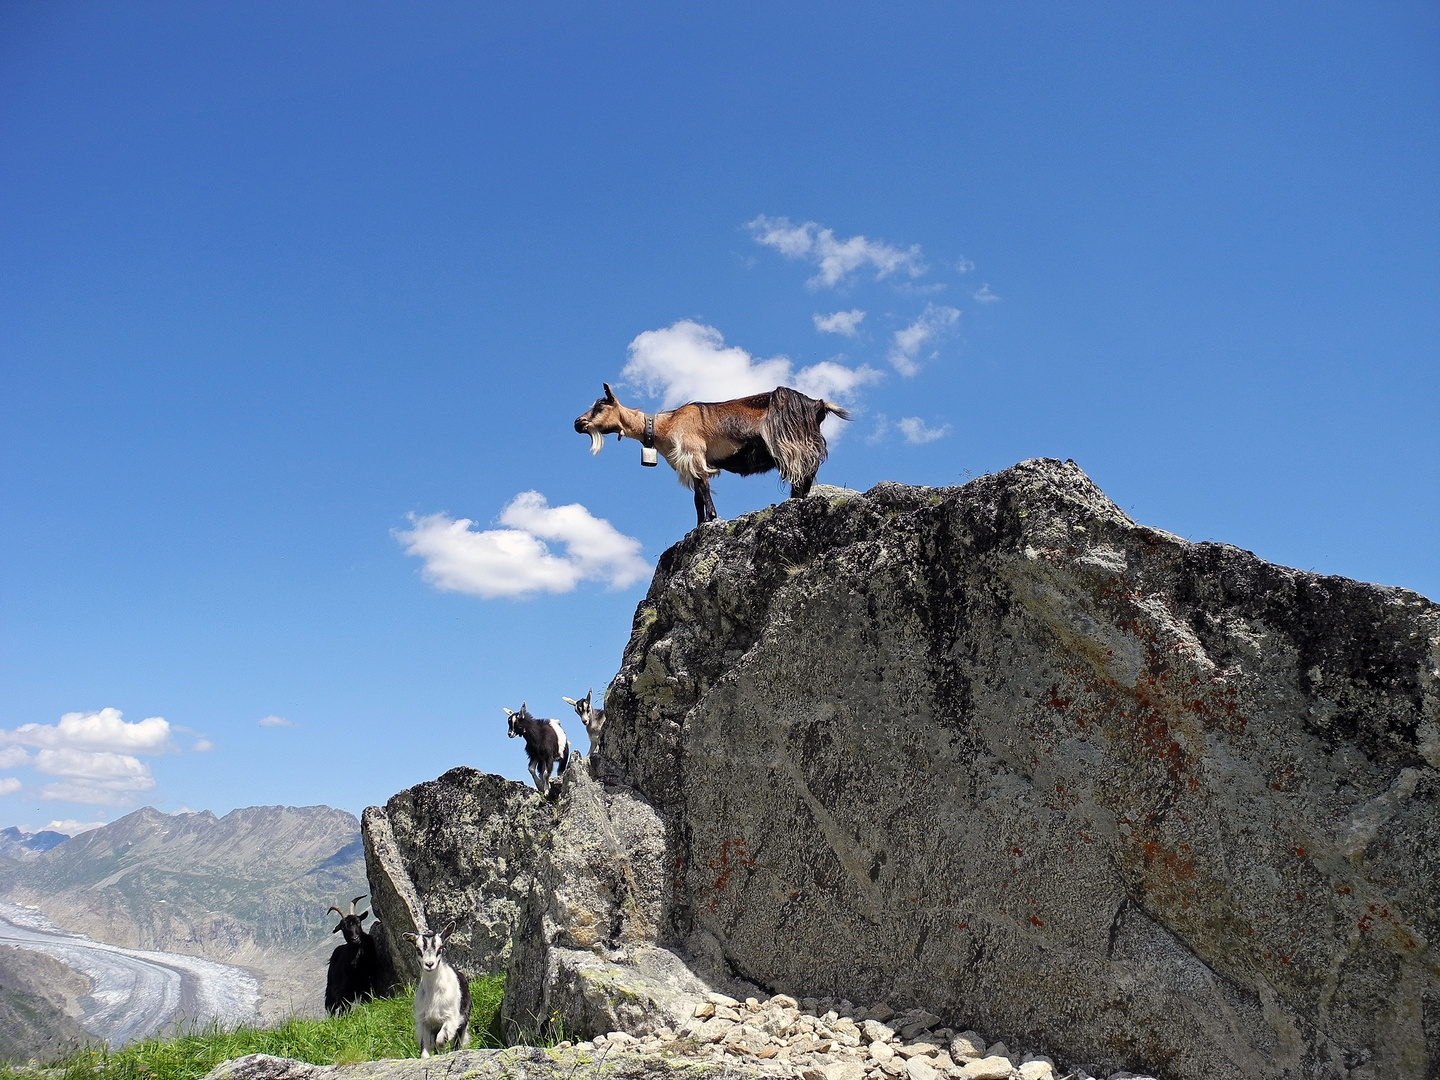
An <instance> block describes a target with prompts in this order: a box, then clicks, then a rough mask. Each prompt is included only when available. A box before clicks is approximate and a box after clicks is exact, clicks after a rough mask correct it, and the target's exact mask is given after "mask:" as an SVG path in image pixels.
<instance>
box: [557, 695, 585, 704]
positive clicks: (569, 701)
mask: <svg viewBox="0 0 1440 1080" xmlns="http://www.w3.org/2000/svg"><path fill="white" fill-rule="evenodd" d="M560 700H561V701H563V702H565V704H566V705H579V704H580V703H579V702H578V701H576V700H575V699H574V698H573V697H564V696H563V695H562V696H561V698H560Z"/></svg>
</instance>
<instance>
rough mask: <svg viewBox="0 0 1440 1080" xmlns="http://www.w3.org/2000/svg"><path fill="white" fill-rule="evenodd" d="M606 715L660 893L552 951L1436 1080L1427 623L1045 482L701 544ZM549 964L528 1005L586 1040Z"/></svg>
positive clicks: (1045, 474) (825, 494)
mask: <svg viewBox="0 0 1440 1080" xmlns="http://www.w3.org/2000/svg"><path fill="white" fill-rule="evenodd" d="M605 704H606V716H607V727H606V731H605V750H604V752H605V755H606V757H607V758H608V759H609V760H608V763H607V768H608V769H609V770H610V772H609V774H608V776H607V779H609V780H610V788H611V789H613V790H611V791H609V792H608V794H607V798H609V799H611V802H612V805H613V804H614V803H615V802H618V801H624V802H633V804H634V805H635V806H644V807H645V808H646V810H647V812H653V813H654V814H655V815H656V820H657V821H659V822H660V823H662V824H663V828H664V836H665V838H664V844H663V854H658V855H657V854H655V841H654V840H653V839H647V840H646V841H645V844H644V845H642V846H644V847H645V850H646V852H647V855H646V858H647V859H650V860H651V863H652V864H653V865H656V866H658V867H660V868H661V870H660V871H657V877H656V880H655V882H653V883H651V884H652V885H655V886H658V889H659V891H658V892H657V891H656V889H655V888H647V889H641V890H639V891H637V892H636V893H635V894H634V896H635V900H634V903H635V905H636V912H637V914H636V916H635V920H634V923H633V927H632V928H631V931H627V932H624V933H621V934H620V935H619V936H618V937H617V935H616V934H614V933H609V934H608V936H607V935H605V934H602V935H600V937H599V938H597V939H596V940H595V941H592V942H590V943H589V945H587V943H586V941H585V940H583V935H581V934H579V932H578V930H577V929H576V928H570V929H568V930H564V932H560V931H559V930H557V929H555V927H556V926H557V925H559V924H561V923H564V922H565V920H564V919H563V918H562V919H558V920H557V919H554V918H552V919H551V923H552V928H551V930H550V931H549V932H548V933H547V932H540V931H539V930H538V928H537V927H538V924H537V922H536V916H535V914H534V913H535V911H536V910H538V909H537V908H536V907H535V906H534V904H533V903H532V905H531V907H530V908H529V909H528V910H530V911H531V913H532V914H531V916H530V919H529V922H528V923H527V926H528V927H529V931H528V934H529V936H530V938H531V939H533V940H540V939H544V938H547V937H548V938H549V939H550V943H551V944H553V943H555V942H560V941H562V940H564V941H566V942H568V944H565V946H564V947H565V948H567V949H570V951H572V952H578V951H586V950H587V949H588V950H589V951H591V952H592V955H597V956H602V958H603V955H604V954H605V953H606V952H607V950H612V949H613V948H614V946H615V943H616V942H617V941H619V940H620V939H621V938H623V939H624V941H623V943H622V944H623V946H624V949H625V950H628V952H629V953H632V954H633V953H634V952H636V951H637V950H639V949H640V948H641V947H642V945H643V942H644V941H645V939H646V935H647V934H653V938H652V939H651V940H652V941H653V943H654V944H656V945H659V946H665V947H671V948H675V949H677V950H681V951H684V952H686V953H688V954H689V955H690V956H691V958H692V967H695V968H696V969H697V970H698V969H699V968H700V967H702V966H703V963H702V961H703V962H704V963H709V964H710V965H712V966H717V967H718V968H724V967H728V971H719V972H718V973H719V974H721V975H729V976H738V977H743V978H744V979H747V980H751V981H752V982H754V983H755V984H758V985H760V986H763V987H765V988H768V989H769V990H772V991H778V992H785V993H789V994H792V995H796V996H801V995H817V996H823V995H837V996H838V995H844V996H846V997H849V998H851V999H853V1000H855V1001H887V1002H890V1003H891V1004H893V1005H895V1006H896V1007H903V1006H912V1007H913V1006H919V1007H923V1008H926V1009H930V1010H933V1011H934V1012H935V1013H936V1014H939V1015H940V1016H942V1017H945V1018H946V1019H947V1021H949V1022H953V1023H954V1024H955V1026H956V1027H957V1028H958V1027H960V1026H974V1027H977V1028H980V1029H981V1030H985V1031H987V1032H990V1033H992V1035H993V1036H996V1037H1003V1038H1006V1039H1007V1040H1010V1041H1018V1042H1020V1043H1023V1044H1026V1045H1030V1046H1037V1047H1041V1048H1045V1049H1048V1050H1049V1051H1050V1052H1051V1053H1053V1054H1055V1055H1056V1056H1062V1055H1063V1056H1064V1057H1065V1058H1067V1059H1069V1060H1093V1061H1095V1062H1097V1063H1099V1064H1100V1065H1101V1066H1105V1067H1108V1068H1121V1067H1124V1068H1131V1069H1147V1070H1152V1071H1157V1072H1158V1073H1159V1074H1160V1075H1163V1076H1165V1077H1167V1078H1175V1080H1189V1078H1196V1080H1198V1078H1202V1077H1203V1078H1206V1080H1225V1078H1240V1077H1245V1078H1271V1077H1273V1078H1280V1077H1286V1078H1295V1080H1299V1078H1301V1077H1307V1078H1308V1077H1336V1078H1339V1077H1351V1078H1356V1080H1358V1078H1361V1077H1376V1078H1379V1077H1434V1076H1437V1075H1440V977H1437V959H1440V958H1437V955H1436V953H1435V950H1434V948H1433V947H1432V945H1431V941H1432V940H1433V939H1434V938H1435V936H1436V931H1437V903H1440V814H1437V808H1436V802H1437V797H1440V772H1437V768H1440V611H1437V608H1436V606H1435V605H1434V604H1432V603H1431V602H1430V601H1428V600H1426V599H1425V598H1423V597H1421V596H1418V595H1416V594H1414V593H1411V592H1407V591H1405V590H1403V589H1396V588H1385V587H1380V586H1375V585H1365V584H1360V583H1357V582H1354V581H1349V580H1346V579H1343V578H1337V577H1324V576H1320V575H1315V574H1309V573H1302V572H1300V571H1296V570H1290V569H1285V568H1282V567H1278V566H1273V565H1270V564H1267V563H1265V562H1263V561H1261V560H1260V559H1258V558H1256V557H1255V556H1254V555H1252V554H1251V553H1249V552H1246V551H1241V550H1239V549H1237V548H1234V547H1229V546H1227V545H1224V544H1213V543H1203V544H1191V543H1187V542H1186V541H1184V540H1182V539H1180V538H1179V537H1177V536H1173V535H1171V534H1169V533H1165V532H1162V531H1159V530H1157V529H1152V528H1147V527H1144V526H1141V525H1137V524H1136V523H1134V522H1133V521H1131V520H1130V519H1129V518H1128V517H1127V516H1126V515H1125V514H1124V513H1122V512H1121V511H1120V510H1119V509H1118V508H1117V507H1116V506H1115V505H1114V504H1113V503H1111V502H1110V501H1109V500H1108V499H1107V498H1106V497H1105V496H1104V495H1103V494H1102V493H1101V492H1100V491H1099V489H1098V488H1096V487H1095V485H1094V484H1093V483H1091V482H1090V480H1089V479H1088V478H1087V477H1086V476H1085V474H1084V473H1083V472H1082V471H1081V470H1080V469H1079V468H1078V467H1076V466H1075V465H1074V464H1072V463H1068V462H1067V463H1063V464H1062V463H1061V462H1058V461H1044V460H1041V461H1028V462H1024V463H1022V464H1020V465H1017V466H1015V467H1013V468H1011V469H1007V470H1005V471H1004V472H1002V473H999V474H996V475H993V476H987V477H983V478H980V479H977V480H975V481H973V482H971V483H969V484H967V485H965V486H964V487H959V488H946V489H927V488H914V487H905V486H902V485H898V484H881V485H879V486H877V487H876V488H874V489H872V490H871V491H869V492H867V493H865V494H864V495H861V494H859V493H855V492H844V491H840V490H838V489H833V488H832V489H817V492H816V493H815V494H813V495H812V496H811V497H810V498H807V499H804V500H794V501H789V502H785V503H783V504H781V505H779V506H776V507H774V508H771V509H769V510H763V511H759V512H756V513H753V514H749V515H746V516H745V517H742V518H740V519H737V520H735V521H721V522H715V523H712V524H708V525H706V526H703V527H701V528H698V529H696V530H695V531H693V532H691V533H690V534H689V535H688V536H687V537H686V538H685V539H684V540H682V541H681V542H680V543H678V544H676V545H675V546H674V547H672V548H671V549H670V550H669V551H668V552H666V553H665V555H664V556H663V558H662V559H661V562H660V566H659V569H658V571H657V573H656V575H655V579H654V582H653V584H652V585H651V588H650V591H649V594H648V595H647V597H646V599H645V600H644V602H643V603H642V604H641V605H640V607H639V609H638V611H637V612H636V616H635V623H634V628H633V632H632V635H631V638H630V642H629V645H628V647H627V648H626V651H625V657H624V663H623V666H622V668H621V670H620V673H619V674H618V675H617V676H616V678H615V680H614V682H613V683H612V685H611V687H610V690H609V693H608V695H607V697H606V702H605ZM623 785H628V787H629V793H628V794H626V793H625V792H624V787H623ZM650 808H653V811H652V810H651V809H650ZM630 809H633V806H632V807H630ZM626 812H627V813H628V812H629V809H627V811H626ZM596 827H597V828H598V826H596ZM562 828H563V826H562ZM590 828H592V825H590V824H587V825H586V826H585V829H586V830H589V829H590ZM603 833H604V830H603V828H600V829H599V831H598V832H597V833H596V834H595V837H598V836H601V835H603ZM595 837H591V839H590V840H588V841H587V840H585V838H584V837H576V838H575V843H576V844H581V843H584V842H592V843H596V844H600V843H601V841H600V840H599V839H595ZM607 842H608V841H607ZM546 857H547V858H548V859H551V862H552V865H551V868H550V870H549V871H547V874H548V880H550V881H551V882H552V885H553V887H554V888H555V889H556V890H557V891H558V890H559V889H560V888H561V887H562V880H561V878H560V877H556V876H554V871H555V868H556V866H557V865H558V864H556V863H555V862H554V856H553V853H552V854H551V855H547V856H546ZM582 861H583V860H582ZM601 861H602V862H603V860H601ZM584 873H588V874H589V875H590V878H591V879H593V882H599V881H600V880H602V879H605V878H606V874H610V877H609V878H608V880H609V881H610V885H608V886H607V887H609V888H612V889H619V888H620V886H619V885H617V884H616V883H615V882H616V879H615V878H614V875H613V873H611V872H610V871H607V870H604V869H603V868H600V867H598V864H597V865H592V866H590V867H589V868H588V869H587V870H585V871H584ZM562 876H563V875H562ZM583 876H584V874H582V877H583ZM533 880H537V881H538V880H539V879H538V878H537V879H533ZM592 887H595V888H598V885H593V883H592V884H587V885H585V886H584V888H592ZM625 887H626V888H628V887H629V886H628V883H627V884H626V886H625ZM622 891H623V890H622ZM532 899H533V898H532ZM611 900H612V901H617V902H618V906H619V907H620V908H621V909H623V908H624V903H625V901H624V900H623V899H622V898H620V897H619V895H618V894H617V895H616V896H613V897H611ZM556 905H559V906H560V907H562V908H563V906H564V901H563V900H557V901H555V903H553V904H551V905H550V908H549V910H550V911H552V912H553V911H554V910H555V908H556ZM610 907H611V909H612V910H613V909H614V908H615V907H616V903H611V905H610ZM632 931H633V932H632ZM566 934H568V935H569V937H568V938H567V937H566ZM627 934H628V936H627ZM548 955H550V956H551V957H552V958H553V957H554V956H555V955H558V954H556V953H555V952H554V951H553V950H552V951H551V953H550V954H548ZM547 964H548V966H546V965H545V964H542V965H539V966H537V965H535V964H531V965H530V966H529V968H527V969H526V970H528V971H529V972H530V974H529V975H528V976H526V977H525V978H518V979H517V977H516V975H515V973H514V971H512V983H513V982H523V981H526V979H528V981H529V982H530V983H531V984H532V987H533V984H534V983H536V982H537V981H538V982H539V983H541V984H542V986H541V987H540V988H539V989H533V988H532V990H531V991H530V993H531V995H532V999H533V1000H534V1001H540V1000H542V999H543V1001H544V1003H545V1005H546V1006H547V1007H548V1008H552V1009H553V1008H561V1007H563V1003H562V1002H561V1000H560V999H563V998H564V997H565V986H566V985H568V984H567V979H569V976H568V974H566V973H565V972H564V971H563V970H562V969H563V968H564V965H563V964H559V965H557V964H555V963H553V962H550V961H547ZM522 967H523V965H522ZM547 980H548V981H547Z"/></svg>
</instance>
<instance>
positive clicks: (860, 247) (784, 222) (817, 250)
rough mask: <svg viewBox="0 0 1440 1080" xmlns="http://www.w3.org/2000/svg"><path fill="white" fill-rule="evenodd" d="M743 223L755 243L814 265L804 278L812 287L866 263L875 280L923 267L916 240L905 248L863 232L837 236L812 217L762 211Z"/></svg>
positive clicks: (832, 282)
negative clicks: (799, 219)
mask: <svg viewBox="0 0 1440 1080" xmlns="http://www.w3.org/2000/svg"><path fill="white" fill-rule="evenodd" d="M746 227H747V228H748V229H749V230H750V232H751V234H752V235H753V236H754V237H755V242H756V243H757V244H764V245H765V246H766V247H773V248H774V249H775V250H776V251H778V252H780V254H781V255H784V256H785V257H786V258H787V259H804V260H805V261H806V262H810V263H814V264H815V265H816V266H818V267H819V268H820V272H819V273H818V274H816V275H815V276H814V277H813V278H811V279H810V280H809V281H808V282H806V284H807V285H809V286H810V287H811V288H812V289H818V288H821V287H822V286H833V285H836V284H838V283H839V282H840V281H842V280H843V279H844V278H845V276H846V275H848V274H850V273H851V272H853V271H855V270H859V269H860V268H861V267H863V266H867V265H868V266H870V267H872V268H874V270H875V280H877V281H879V280H881V279H882V278H886V277H889V276H890V275H891V274H894V273H897V272H902V271H903V272H904V273H907V274H909V275H910V276H911V277H919V276H920V275H921V274H923V273H925V271H926V269H927V267H926V266H925V264H924V263H923V262H921V260H920V246H919V245H918V244H914V245H911V246H910V247H909V248H908V249H907V248H897V247H894V246H892V245H890V244H886V243H883V242H880V241H871V240H866V239H865V237H863V236H852V237H850V239H848V240H837V239H835V233H834V230H832V229H827V228H825V227H823V226H822V225H819V224H817V223H816V222H814V221H807V222H805V223H804V224H803V225H792V224H791V223H790V219H789V218H783V217H780V218H770V217H766V216H765V215H764V214H761V215H760V216H759V217H757V218H756V219H755V220H754V221H751V222H750V223H749V224H748V225H747V226H746Z"/></svg>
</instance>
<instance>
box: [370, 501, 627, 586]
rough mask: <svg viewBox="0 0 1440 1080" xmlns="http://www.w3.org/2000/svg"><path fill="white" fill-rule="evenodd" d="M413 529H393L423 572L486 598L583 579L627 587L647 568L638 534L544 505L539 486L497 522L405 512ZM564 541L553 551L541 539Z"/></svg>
mask: <svg viewBox="0 0 1440 1080" xmlns="http://www.w3.org/2000/svg"><path fill="white" fill-rule="evenodd" d="M411 521H412V523H413V524H414V528H413V529H410V530H409V531H404V532H402V531H396V532H395V534H394V535H395V539H397V540H399V541H400V543H402V544H404V545H405V553H406V554H407V555H417V556H419V557H420V558H422V559H424V560H425V565H424V567H423V568H422V569H421V571H420V573H421V576H422V577H424V578H425V580H426V581H429V582H430V583H431V584H432V585H434V586H435V587H436V588H437V589H442V590H445V591H448V592H462V593H468V594H469V595H471V596H479V597H481V598H483V599H486V600H493V599H495V598H496V597H510V598H518V597H523V596H527V595H530V594H532V593H537V592H552V593H563V592H569V591H570V590H571V589H573V588H575V587H576V586H577V585H579V584H580V582H582V581H586V580H598V581H603V582H605V583H606V584H607V585H609V586H610V587H611V588H612V589H625V588H628V587H629V586H631V585H633V584H635V582H637V581H639V580H640V579H641V578H644V577H646V576H648V575H649V573H650V564H649V563H647V562H646V561H645V560H644V559H643V558H641V557H640V541H639V540H636V539H635V538H634V537H630V536H626V535H624V534H623V533H621V532H620V531H619V530H617V529H616V528H615V527H614V526H613V525H611V524H610V522H608V521H606V520H605V519H604V518H597V517H595V516H594V515H592V514H591V513H590V511H589V510H587V509H585V507H583V506H581V505H580V504H579V503H570V504H569V505H567V506H553V507H552V506H549V505H547V504H546V502H545V496H543V495H541V494H540V493H539V492H538V491H524V492H521V493H520V494H519V495H516V496H515V498H513V499H511V500H510V502H509V503H508V504H506V506H505V509H504V510H502V511H501V512H500V524H501V525H503V526H505V528H503V529H487V530H483V531H481V530H477V529H474V528H472V526H473V525H474V522H473V521H471V520H469V519H468V518H459V519H451V518H449V517H447V516H446V515H444V514H429V515H427V516H425V517H418V518H417V517H413V516H412V517H411ZM547 540H549V541H552V542H554V541H558V542H560V543H563V544H564V545H565V548H566V551H565V554H564V555H555V554H553V553H552V552H551V551H550V549H549V547H547V546H546V544H545V541H547Z"/></svg>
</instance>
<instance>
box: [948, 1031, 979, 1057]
mask: <svg viewBox="0 0 1440 1080" xmlns="http://www.w3.org/2000/svg"><path fill="white" fill-rule="evenodd" d="M950 1056H951V1057H952V1058H954V1059H955V1060H956V1061H959V1060H960V1059H961V1058H978V1057H984V1056H985V1036H984V1035H981V1034H980V1033H979V1032H978V1031H962V1032H960V1034H959V1035H956V1036H955V1038H953V1039H951V1040H950Z"/></svg>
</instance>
